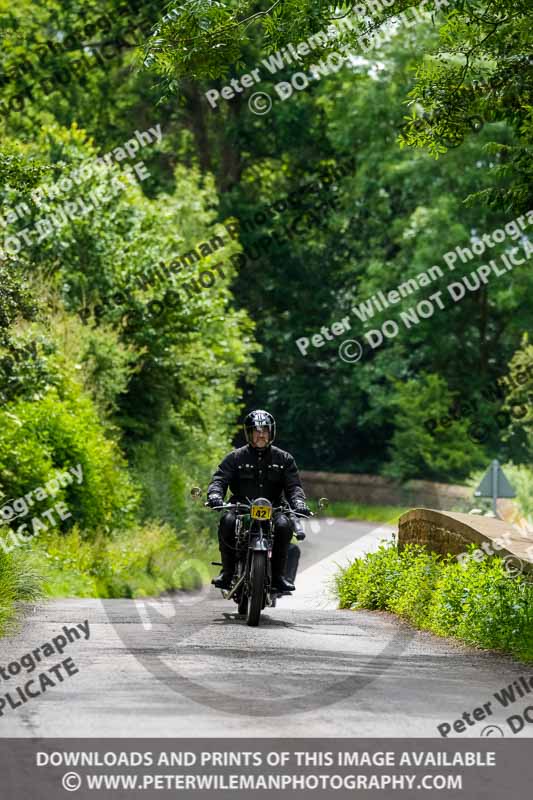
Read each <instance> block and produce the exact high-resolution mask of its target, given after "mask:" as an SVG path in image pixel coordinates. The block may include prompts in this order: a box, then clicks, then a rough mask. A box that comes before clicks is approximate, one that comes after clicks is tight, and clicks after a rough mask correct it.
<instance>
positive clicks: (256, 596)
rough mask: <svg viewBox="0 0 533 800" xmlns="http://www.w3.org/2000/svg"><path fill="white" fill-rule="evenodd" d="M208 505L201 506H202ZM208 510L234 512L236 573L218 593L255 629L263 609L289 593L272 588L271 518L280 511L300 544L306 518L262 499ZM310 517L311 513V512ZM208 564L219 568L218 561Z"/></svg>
mask: <svg viewBox="0 0 533 800" xmlns="http://www.w3.org/2000/svg"><path fill="white" fill-rule="evenodd" d="M201 494H202V491H201V489H199V488H197V487H195V488H193V489H192V490H191V495H192V496H193V498H195V499H197V498H199V497H201ZM208 505H209V504H208V503H205V506H208ZM326 505H327V500H326V498H321V499H320V500H319V502H318V507H319V508H320V509H322V508H325V507H326ZM212 510H213V511H230V510H233V511H235V516H236V524H235V547H236V555H237V558H236V571H235V575H234V577H233V580H232V584H231V587H230V589H228V590H224V589H222V590H221V591H222V596H223V597H224V599H226V600H233V601H234V602H235V603H236V604H237V607H238V611H239V614H241V615H245V616H246V623H247V625H250V626H252V627H256V626H257V625H259V620H260V617H261V611H263V609H264V608H266V607H270V608H274V607H275V606H276V603H277V600H278V599H279V598H280V597H283V595H290V594H291V592H280V591H278V590H277V589H273V588H272V569H271V557H272V548H273V546H274V535H275V534H274V524H273V517H274V515H275V514H277V513H278V512H281V513H283V514H286V515H287V516H288V517H289V518H291V519H292V521H293V524H294V529H295V536H296V539H297V540H299V541H302V540H303V539H305V531H304V530H303V527H302V524H301V522H300V518H305V517H306V515H305V514H299V513H298V512H297V511H294V510H293V509H291V507H290V506H289V505H288V503H282V504H281V505H280V506H276V507H274V506H273V505H272V503H271V502H270V500H267V499H266V498H264V497H258V498H257V499H255V500H253V501H251V502H247V503H242V502H239V503H222V505H220V506H215V507H213V508H212ZM311 516H314V514H312V513H311ZM211 563H212V564H213V565H214V566H220V567H221V566H222V564H221V563H220V562H219V561H213V562H211Z"/></svg>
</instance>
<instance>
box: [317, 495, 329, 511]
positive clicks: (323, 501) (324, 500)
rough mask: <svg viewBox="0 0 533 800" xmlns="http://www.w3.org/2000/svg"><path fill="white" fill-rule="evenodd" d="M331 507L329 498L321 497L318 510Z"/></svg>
mask: <svg viewBox="0 0 533 800" xmlns="http://www.w3.org/2000/svg"><path fill="white" fill-rule="evenodd" d="M328 506H329V500H328V498H327V497H321V498H320V500H319V501H318V508H319V509H320V510H322V509H323V508H327V507H328Z"/></svg>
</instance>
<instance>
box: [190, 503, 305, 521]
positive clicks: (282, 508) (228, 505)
mask: <svg viewBox="0 0 533 800" xmlns="http://www.w3.org/2000/svg"><path fill="white" fill-rule="evenodd" d="M204 506H206V507H209V508H210V509H211V510H212V511H221V510H228V509H230V508H235V509H238V508H244V509H245V510H246V511H249V510H250V508H251V504H248V503H222V505H221V506H210V505H209V503H204ZM276 511H286V512H288V513H289V514H294V516H295V517H302V518H303V519H306V518H307V516H308V515H307V514H300V513H299V512H298V511H294V509H292V508H290V506H276V507H275V508H272V513H275V512H276ZM309 516H310V517H314V516H315V515H314V514H313V512H312V511H310V512H309Z"/></svg>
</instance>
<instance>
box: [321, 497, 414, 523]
mask: <svg viewBox="0 0 533 800" xmlns="http://www.w3.org/2000/svg"><path fill="white" fill-rule="evenodd" d="M406 511H409V509H408V508H401V507H400V506H371V505H365V504H364V503H350V502H340V501H339V502H337V501H334V502H330V503H329V505H328V507H327V508H326V509H325V510H324V511H323V512H321V513H322V514H323V515H324V514H325V515H326V516H328V517H338V518H340V519H358V520H363V521H367V522H381V523H389V525H395V524H396V523H397V522H398V520H399V519H400V517H401V516H402V514H405V512H406Z"/></svg>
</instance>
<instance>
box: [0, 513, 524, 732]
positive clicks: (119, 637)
mask: <svg viewBox="0 0 533 800" xmlns="http://www.w3.org/2000/svg"><path fill="white" fill-rule="evenodd" d="M311 525H312V526H313V529H311V530H310V529H309V528H308V536H307V540H306V541H305V542H304V543H303V544H302V558H301V562H300V571H299V573H298V578H297V581H296V584H297V592H296V593H295V595H294V596H293V597H292V598H284V599H283V600H281V601H280V602H279V605H278V606H277V607H276V608H275V609H269V610H267V611H266V612H265V613H264V617H263V619H262V624H261V626H260V627H259V628H256V629H254V628H249V627H247V626H246V624H245V622H244V621H243V620H242V619H241V618H239V617H238V616H237V615H236V606H235V605H234V604H233V603H229V602H226V601H224V600H222V599H221V596H220V593H219V592H217V591H215V590H214V589H213V588H211V587H209V588H208V589H207V590H206V591H205V592H204V593H198V594H196V595H193V596H191V595H176V596H172V597H166V598H163V599H159V600H154V601H150V600H142V601H134V600H113V601H99V600H86V599H69V600H58V601H55V602H50V603H45V604H42V605H39V606H37V607H35V608H33V609H31V613H29V614H28V615H27V617H26V619H25V621H24V623H23V624H22V626H21V630H20V632H19V633H18V635H17V636H14V637H12V638H10V639H7V640H3V641H2V643H1V653H0V666H4V668H5V666H6V665H7V664H9V663H10V662H13V661H20V659H21V658H22V657H23V656H24V655H25V654H26V653H30V652H31V651H32V650H33V649H35V648H37V647H42V646H43V644H44V643H46V642H48V641H52V640H53V639H54V637H57V636H59V635H62V634H63V631H62V628H63V626H70V627H75V626H76V625H77V624H78V623H83V622H84V621H85V620H88V622H89V630H90V636H89V638H88V639H86V638H84V635H81V634H80V638H76V637H75V636H74V634H72V638H73V641H72V642H70V643H67V644H66V646H65V649H64V653H63V654H62V655H61V656H58V655H57V654H54V655H51V656H49V657H48V658H46V659H44V660H43V661H41V663H40V664H38V665H37V668H36V669H35V671H34V672H33V673H31V674H28V675H27V674H26V671H25V670H22V671H21V672H20V673H19V675H18V676H17V677H16V678H15V677H13V678H10V679H9V680H7V681H6V680H2V681H0V687H1V691H2V694H3V695H5V693H6V692H8V691H11V692H12V693H13V695H14V696H15V689H16V686H17V685H23V684H25V683H26V682H27V681H28V680H29V679H30V678H32V677H33V678H35V677H36V676H37V675H38V674H39V673H40V672H43V671H44V670H48V669H49V668H50V667H52V666H54V665H55V664H57V663H59V662H60V661H61V660H63V659H66V658H71V659H72V660H73V662H74V663H75V665H76V668H77V669H78V672H77V673H76V674H73V675H71V676H70V677H65V678H64V679H63V680H62V681H59V680H57V678H55V677H54V675H52V678H53V680H54V682H55V684H56V685H55V686H53V687H47V688H46V690H45V691H44V692H43V693H42V694H41V695H40V696H37V697H35V698H34V699H29V700H28V701H27V702H24V703H22V701H20V699H19V702H20V706H19V707H17V708H15V709H13V708H12V707H11V706H10V705H9V704H8V705H6V706H4V707H3V715H2V716H0V736H2V737H7V736H15V737H65V736H66V737H82V736H91V737H104V736H107V737H112V736H138V737H158V736H164V737H200V736H214V737H216V736H239V737H240V736H242V737H248V736H257V737H260V736H286V737H287V736H288V737H292V736H294V737H328V736H329V737H338V736H339V735H342V736H347V737H391V736H395V737H433V736H438V735H439V733H438V731H437V725H439V724H443V723H444V722H449V723H453V721H454V720H456V719H458V718H459V717H461V715H462V714H463V713H464V712H465V711H468V712H471V711H472V710H473V709H474V708H476V707H479V706H482V705H483V704H484V703H487V701H489V700H492V701H493V704H492V708H493V709H494V710H493V713H492V714H491V715H490V717H487V718H486V719H485V720H484V721H479V722H476V723H475V724H473V725H472V726H468V727H467V730H466V731H465V732H464V733H461V736H463V737H466V736H480V735H491V734H492V733H493V731H492V730H490V729H489V730H487V729H488V728H490V725H497V726H499V727H500V728H501V729H502V731H504V732H505V736H509V737H510V736H512V733H511V732H510V731H509V727H508V725H507V724H506V723H505V720H506V717H508V716H509V715H510V714H515V713H519V712H520V711H521V710H522V707H523V706H526V705H527V702H526V699H527V698H526V699H524V700H521V701H519V702H517V703H515V704H514V705H513V707H512V708H511V709H504V708H503V707H501V706H499V704H498V703H496V702H495V701H494V698H493V693H494V692H499V691H500V690H501V689H502V688H503V687H505V686H507V685H508V684H510V683H511V682H512V681H513V680H518V679H519V678H520V676H528V675H529V674H530V672H531V669H530V668H529V669H528V668H527V667H524V666H523V665H520V664H517V663H516V662H514V661H513V660H512V659H511V658H509V657H505V656H499V655H494V654H491V653H482V652H478V651H476V650H473V649H471V648H468V647H463V646H462V645H460V644H457V643H454V642H452V641H451V640H443V639H439V638H438V637H435V636H432V635H430V634H427V633H421V632H417V631H414V630H413V629H411V628H410V626H408V625H406V624H404V623H402V622H399V621H398V620H397V619H396V618H395V617H394V616H392V615H389V614H385V613H379V612H365V611H356V612H354V611H339V610H336V607H335V602H334V601H333V600H332V599H331V597H330V596H329V595H328V591H327V587H328V582H329V580H330V577H331V575H332V574H333V573H334V572H335V569H336V564H344V563H346V562H348V561H349V560H350V559H351V558H353V557H354V556H356V555H358V554H361V553H364V552H367V551H369V550H372V549H375V548H377V547H378V545H379V542H380V540H383V539H390V538H391V536H392V533H393V529H392V528H390V527H382V528H376V527H375V525H374V524H372V523H366V522H346V521H340V520H335V521H333V520H322V521H320V523H318V522H317V521H312V523H311ZM78 630H79V629H78ZM26 663H27V662H26ZM37 683H38V682H37ZM530 702H531V701H530ZM528 727H529V728H530V729H531V730H530V731H528V730H527V728H528ZM482 731H483V733H482ZM532 734H533V725H529V726H527V725H526V726H525V729H524V730H523V731H522V732H521V733H520V734H518V735H520V736H525V737H527V736H531V735H532ZM455 735H458V734H455Z"/></svg>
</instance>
